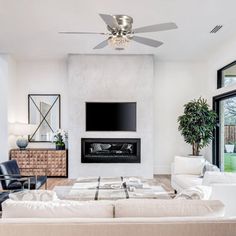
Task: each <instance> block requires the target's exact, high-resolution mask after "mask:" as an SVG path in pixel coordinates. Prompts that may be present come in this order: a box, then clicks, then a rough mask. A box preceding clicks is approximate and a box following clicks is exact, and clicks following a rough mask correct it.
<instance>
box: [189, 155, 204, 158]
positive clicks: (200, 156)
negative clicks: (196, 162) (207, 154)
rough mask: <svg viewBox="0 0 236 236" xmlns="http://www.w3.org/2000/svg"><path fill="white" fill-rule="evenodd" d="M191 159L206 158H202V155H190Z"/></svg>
mask: <svg viewBox="0 0 236 236" xmlns="http://www.w3.org/2000/svg"><path fill="white" fill-rule="evenodd" d="M189 157H191V158H204V156H202V155H199V156H193V155H189Z"/></svg>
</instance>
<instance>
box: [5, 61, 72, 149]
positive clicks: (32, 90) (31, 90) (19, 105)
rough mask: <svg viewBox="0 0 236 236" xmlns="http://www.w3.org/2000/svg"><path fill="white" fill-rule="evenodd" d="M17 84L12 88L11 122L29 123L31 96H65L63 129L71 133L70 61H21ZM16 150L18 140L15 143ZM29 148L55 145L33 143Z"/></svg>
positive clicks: (12, 145)
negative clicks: (69, 111) (69, 107)
mask: <svg viewBox="0 0 236 236" xmlns="http://www.w3.org/2000/svg"><path fill="white" fill-rule="evenodd" d="M15 77H16V78H15V81H14V84H12V86H11V97H12V101H11V104H10V105H9V121H10V122H23V123H27V122H28V94H54V93H55V94H61V120H62V128H63V129H65V130H67V124H68V121H67V118H68V116H67V115H68V111H67V107H68V106H67V94H68V93H67V64H66V60H43V61H41V60H39V61H37V60H35V61H17V62H16V72H15ZM11 147H15V139H14V140H13V139H11ZM29 147H45V148H46V147H54V144H51V143H30V144H29Z"/></svg>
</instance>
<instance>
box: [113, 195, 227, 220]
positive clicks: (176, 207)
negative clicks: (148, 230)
mask: <svg viewBox="0 0 236 236" xmlns="http://www.w3.org/2000/svg"><path fill="white" fill-rule="evenodd" d="M189 216H201V217H222V216H224V205H223V203H221V202H220V201H218V200H205V201H203V200H178V199H173V200H159V199H128V200H127V199H125V200H118V201H116V202H115V217H189Z"/></svg>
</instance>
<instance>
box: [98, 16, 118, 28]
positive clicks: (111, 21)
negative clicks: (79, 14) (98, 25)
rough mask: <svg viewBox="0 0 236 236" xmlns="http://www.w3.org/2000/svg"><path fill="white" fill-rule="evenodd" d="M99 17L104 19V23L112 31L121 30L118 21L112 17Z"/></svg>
mask: <svg viewBox="0 0 236 236" xmlns="http://www.w3.org/2000/svg"><path fill="white" fill-rule="evenodd" d="M99 16H100V17H101V18H102V19H103V21H104V22H105V23H106V24H107V25H108V26H109V27H110V28H112V29H114V28H115V29H120V26H119V24H118V23H117V21H116V19H115V18H114V17H113V16H111V15H106V14H99Z"/></svg>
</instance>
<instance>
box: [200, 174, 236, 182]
mask: <svg viewBox="0 0 236 236" xmlns="http://www.w3.org/2000/svg"><path fill="white" fill-rule="evenodd" d="M235 183H236V173H227V172H212V171H207V172H206V173H205V175H204V177H203V180H202V184H203V185H212V184H235Z"/></svg>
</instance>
